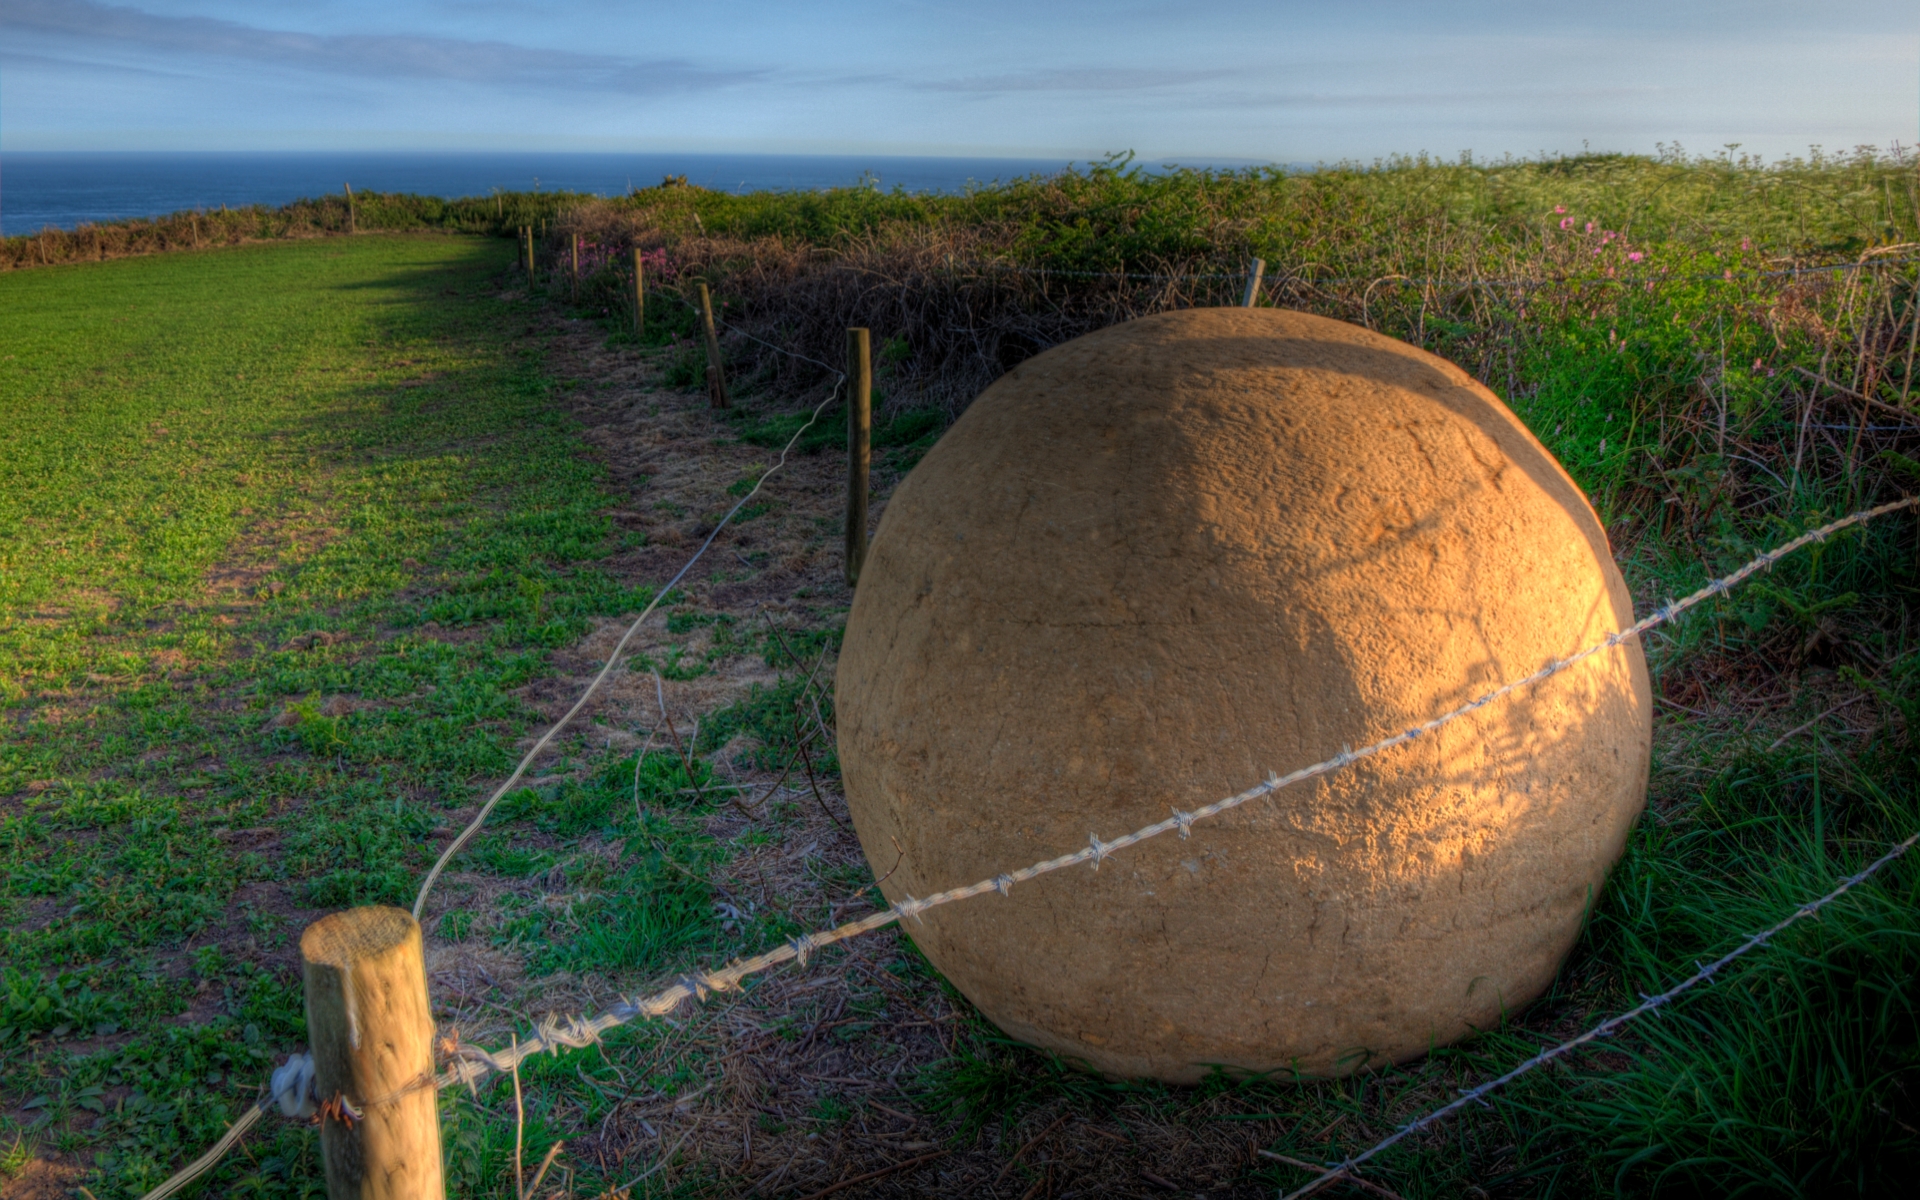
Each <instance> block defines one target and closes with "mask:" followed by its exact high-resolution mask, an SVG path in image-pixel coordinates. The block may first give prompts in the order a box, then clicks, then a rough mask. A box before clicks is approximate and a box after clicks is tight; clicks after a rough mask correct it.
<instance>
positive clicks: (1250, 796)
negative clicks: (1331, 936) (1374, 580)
mask: <svg viewBox="0 0 1920 1200" xmlns="http://www.w3.org/2000/svg"><path fill="white" fill-rule="evenodd" d="M1915 504H1920V496H1908V497H1906V498H1905V499H1901V500H1895V501H1892V502H1890V503H1887V504H1882V505H1880V506H1878V507H1876V508H1870V509H1866V510H1864V511H1861V512H1857V513H1854V514H1852V515H1851V516H1846V517H1842V518H1840V519H1839V520H1837V521H1833V522H1830V523H1828V524H1826V525H1822V526H1820V527H1819V528H1817V529H1812V530H1809V531H1808V532H1806V533H1803V534H1801V535H1800V536H1799V537H1796V538H1794V539H1793V540H1792V541H1789V542H1786V543H1784V544H1782V545H1780V546H1777V547H1775V548H1774V549H1772V550H1769V551H1767V552H1766V553H1764V554H1762V555H1760V556H1759V557H1757V558H1755V559H1753V560H1752V561H1751V562H1749V563H1747V564H1746V565H1745V566H1743V567H1741V568H1740V569H1739V570H1737V571H1734V572H1733V573H1732V574H1730V575H1723V576H1721V577H1720V578H1718V579H1714V580H1712V581H1710V582H1708V583H1707V584H1706V585H1705V586H1703V587H1701V588H1699V589H1698V590H1697V591H1695V592H1693V593H1692V594H1690V595H1688V596H1685V597H1683V598H1681V599H1679V600H1673V601H1669V602H1668V603H1667V604H1665V605H1663V606H1662V607H1660V608H1657V609H1655V610H1654V611H1653V612H1652V613H1649V614H1648V615H1647V616H1645V617H1643V618H1641V619H1640V620H1639V621H1637V622H1635V623H1634V624H1632V625H1630V626H1628V627H1627V628H1625V629H1623V630H1620V631H1619V632H1617V633H1612V634H1608V635H1607V636H1606V637H1605V638H1602V639H1601V640H1600V641H1597V642H1595V643H1593V644H1592V645H1590V646H1587V647H1585V648H1583V649H1581V650H1578V651H1576V652H1575V653H1573V654H1570V655H1568V656H1567V657H1565V658H1560V659H1555V660H1554V661H1552V662H1549V663H1547V664H1546V665H1544V666H1542V667H1541V668H1540V669H1539V670H1537V671H1534V672H1533V673H1531V674H1529V675H1525V676H1522V677H1521V678H1519V679H1516V680H1513V681H1512V682H1510V683H1505V684H1502V685H1501V686H1499V687H1497V688H1495V689H1493V690H1492V691H1489V692H1487V693H1485V694H1483V695H1481V696H1479V697H1477V698H1476V699H1473V700H1470V701H1468V702H1467V703H1465V704H1462V705H1460V706H1459V707H1457V708H1454V709H1451V710H1449V711H1447V712H1445V713H1442V714H1440V715H1439V716H1437V717H1434V718H1433V719H1431V720H1429V721H1426V722H1424V723H1422V724H1419V725H1415V726H1413V727H1412V728H1409V729H1406V730H1402V731H1401V732H1399V733H1396V734H1393V735H1392V736H1390V737H1386V738H1382V739H1381V740H1379V741H1377V742H1374V743H1373V744H1372V745H1368V746H1362V747H1361V748H1359V749H1358V750H1345V749H1343V750H1342V751H1341V752H1340V753H1339V754H1336V755H1334V756H1333V757H1332V758H1328V759H1324V760H1322V761H1320V762H1317V763H1314V764H1312V765H1311V766H1306V767H1301V768H1299V769H1298V770H1295V771H1291V772H1289V773H1288V774H1285V775H1274V776H1270V777H1269V778H1267V779H1266V780H1264V781H1263V782H1261V783H1258V784H1255V785H1254V786H1253V787H1250V788H1248V789H1247V790H1245V791H1243V792H1240V793H1238V794H1237V795H1233V796H1228V797H1227V798H1225V799H1224V800H1216V801H1214V802H1213V803H1212V804H1207V805H1203V806H1201V807H1199V808H1196V809H1194V810H1192V811H1191V812H1182V811H1181V810H1179V809H1175V810H1173V815H1172V816H1170V817H1168V818H1167V819H1166V820H1164V821H1157V822H1155V823H1153V824H1151V825H1146V826H1142V827H1141V828H1139V829H1136V830H1134V831H1133V832H1131V833H1127V834H1123V835H1121V836H1119V837H1116V838H1114V839H1113V840H1112V841H1102V840H1101V839H1100V835H1099V834H1098V833H1097V832H1092V833H1089V834H1088V835H1087V845H1086V847H1085V848H1083V849H1080V850H1076V851H1074V852H1073V853H1071V854H1063V855H1061V856H1059V857H1058V858H1050V859H1047V860H1045V861H1043V862H1037V863H1034V864H1033V865H1031V866H1027V867H1021V868H1020V869H1018V870H1015V871H1008V872H1004V873H1002V874H999V875H994V876H992V877H990V878H987V879H982V880H980V881H978V882H976V883H971V884H968V885H966V886H964V887H957V888H951V889H949V890H947V891H944V892H938V893H936V894H934V895H931V896H928V897H926V898H924V899H915V898H913V897H911V896H909V897H907V898H906V899H904V900H901V901H898V902H896V903H895V904H893V905H891V906H889V907H887V908H884V909H881V910H879V911H877V912H874V913H871V914H869V915H867V916H865V917H862V918H861V919H859V920H857V921H849V922H847V923H845V924H843V925H838V926H835V927H834V928H831V929H823V930H819V931H817V932H814V933H807V934H802V935H800V936H799V937H796V938H794V939H792V940H791V941H789V942H787V943H786V944H784V945H781V946H776V947H774V948H773V949H771V950H768V951H766V952H764V953H762V954H757V955H754V956H753V957H751V958H746V959H739V960H736V961H734V962H732V963H730V964H728V965H727V966H725V967H723V968H721V969H720V970H717V971H707V972H692V973H689V974H685V975H682V976H680V978H679V979H677V980H676V981H674V983H673V984H672V985H671V986H670V987H667V988H665V989H663V990H661V991H659V992H655V993H654V994H652V995H650V996H643V997H634V998H632V999H623V1000H621V1001H620V1002H619V1003H617V1004H614V1005H612V1006H610V1007H609V1008H608V1009H607V1010H606V1011H604V1012H602V1013H600V1014H599V1015H598V1016H595V1017H591V1018H588V1017H570V1018H567V1019H566V1020H564V1021H563V1020H561V1019H560V1018H558V1017H555V1016H553V1015H551V1014H549V1015H548V1017H547V1018H546V1019H545V1020H544V1021H543V1022H541V1023H540V1024H539V1025H538V1026H537V1027H536V1029H535V1031H534V1034H533V1036H532V1037H530V1038H528V1039H527V1040H526V1041H520V1042H516V1043H515V1044H514V1045H513V1046H511V1047H509V1048H508V1049H505V1050H498V1051H486V1050H482V1049H480V1048H479V1047H476V1046H461V1047H459V1048H458V1050H457V1057H456V1060H455V1061H454V1063H453V1064H452V1065H451V1066H450V1067H449V1068H448V1069H447V1070H445V1071H443V1072H442V1073H441V1074H439V1075H438V1076H436V1077H434V1078H433V1079H431V1080H428V1079H424V1078H423V1079H421V1080H419V1081H417V1082H416V1083H414V1084H413V1085H410V1086H409V1087H408V1088H403V1089H401V1090H400V1091H399V1092H396V1093H395V1095H394V1097H391V1098H397V1097H398V1096H399V1095H402V1094H404V1093H405V1092H407V1091H410V1090H414V1089H416V1088H419V1087H426V1086H434V1087H451V1086H457V1085H460V1084H465V1085H467V1086H469V1087H471V1086H473V1085H474V1084H475V1083H476V1082H477V1081H478V1080H480V1079H482V1078H485V1077H486V1076H487V1075H490V1074H492V1073H494V1072H496V1071H511V1070H513V1069H514V1068H515V1067H517V1066H518V1065H519V1064H520V1063H522V1062H524V1061H525V1060H526V1059H528V1058H531V1057H532V1056H534V1055H536V1054H541V1053H547V1052H551V1053H555V1054H557V1053H559V1051H560V1050H562V1049H581V1048H584V1047H586V1046H590V1045H592V1044H594V1043H595V1042H597V1041H599V1040H600V1038H601V1036H602V1035H604V1034H605V1033H606V1032H607V1031H608V1030H611V1029H615V1028H617V1027H619V1026H621V1025H625V1024H627V1023H629V1022H631V1021H635V1020H639V1019H642V1018H647V1017H658V1016H665V1015H666V1014H667V1013H670V1012H672V1011H673V1010H674V1009H676V1008H678V1007H680V1005H682V1004H683V1003H685V1002H687V1001H688V1000H693V1001H696V1002H698V1001H704V1000H706V998H707V997H708V996H709V995H712V994H714V993H718V992H727V991H733V990H737V989H738V988H739V987H740V986H741V985H742V984H743V983H744V982H745V981H746V979H747V978H748V977H750V976H753V975H757V974H759V973H760V972H762V971H765V970H768V969H769V968H771V967H776V966H779V965H780V964H782V963H786V962H796V961H797V962H798V963H799V964H800V965H801V966H803V967H804V966H805V965H806V963H807V960H808V958H809V957H810V956H811V955H812V954H813V953H814V952H815V951H817V950H821V949H824V948H825V947H828V946H831V945H834V944H835V943H837V942H844V941H847V940H848V939H850V938H855V937H859V936H860V935H861V934H865V933H871V932H873V931H874V930H876V929H884V928H885V927H887V926H888V925H892V924H894V923H895V922H899V921H904V920H906V919H908V918H912V919H914V920H916V921H918V920H921V919H922V916H921V914H923V913H925V912H926V911H927V910H929V909H933V908H938V907H940V906H942V905H946V904H955V903H958V902H960V901H962V900H970V899H972V898H973V897H975V896H984V895H986V894H987V893H989V892H998V893H999V894H1000V895H1002V896H1007V895H1010V894H1011V892H1012V889H1013V886H1014V885H1015V884H1019V883H1025V882H1027V881H1029V880H1032V879H1037V878H1039V877H1040V876H1042V875H1046V874H1050V873H1052V872H1054V871H1061V870H1065V869H1066V868H1068V867H1072V866H1078V865H1079V864H1081V863H1087V864H1089V865H1090V866H1092V867H1093V868H1094V869H1095V870H1098V869H1099V868H1100V864H1101V862H1103V861H1104V860H1105V859H1106V858H1107V857H1108V856H1109V855H1112V854H1115V853H1117V852H1119V851H1121V850H1125V849H1128V848H1129V847H1132V846H1136V845H1138V844H1140V843H1141V842H1144V841H1148V840H1149V839H1152V838H1156V837H1159V836H1160V835H1161V834H1164V833H1169V832H1172V831H1174V830H1178V831H1179V833H1180V836H1181V837H1183V838H1185V837H1187V836H1189V834H1190V833H1191V832H1192V829H1193V826H1194V824H1195V823H1196V822H1199V821H1203V820H1206V819H1207V818H1209V817H1213V816H1217V815H1219V814H1220V813H1223V812H1227V811H1229V810H1231V809H1235V808H1238V807H1240V806H1241V805H1243V804H1246V803H1247V802H1249V801H1252V800H1257V799H1259V798H1260V797H1262V796H1268V795H1272V794H1273V793H1274V792H1277V791H1279V790H1280V789H1282V788H1285V787H1289V786H1291V785H1293V784H1296V783H1301V782H1304V781H1306V780H1309V779H1313V778H1316V777H1318V776H1321V775H1327V774H1331V773H1332V772H1334V771H1338V770H1342V769H1344V768H1345V767H1347V766H1348V765H1349V764H1352V763H1354V762H1358V761H1359V760H1360V759H1363V758H1370V757H1372V756H1374V755H1376V754H1380V753H1383V752H1385V751H1387V750H1391V749H1393V748H1394V747H1396V746H1400V745H1402V744H1404V743H1406V742H1410V741H1413V740H1414V739H1415V738H1419V737H1423V736H1425V735H1426V734H1429V733H1432V732H1433V731H1435V730H1437V729H1439V728H1440V727H1441V726H1443V725H1447V724H1450V723H1451V722H1453V721H1456V720H1459V719H1460V718H1461V717H1464V716H1467V715H1468V714H1470V713H1473V712H1476V711H1478V710H1479V709H1482V708H1485V707H1486V706H1487V705H1489V704H1491V703H1493V702H1494V701H1496V700H1499V699H1501V698H1502V697H1504V696H1507V695H1510V694H1512V693H1513V692H1516V691H1519V690H1520V689H1522V688H1527V687H1531V686H1533V685H1534V684H1537V683H1541V682H1543V681H1545V680H1546V679H1549V678H1551V677H1552V676H1554V675H1557V674H1559V673H1560V672H1562V671H1565V670H1567V669H1569V668H1571V667H1573V666H1575V665H1576V664H1578V663H1581V662H1584V661H1585V660H1587V659H1589V658H1592V657H1593V656H1594V655H1596V654H1601V653H1604V652H1605V651H1607V650H1610V649H1613V648H1615V647H1617V646H1620V645H1621V644H1623V643H1625V642H1628V641H1631V640H1633V639H1635V638H1637V637H1639V636H1641V635H1642V634H1644V633H1646V632H1648V631H1649V630H1652V629H1654V628H1655V627H1657V626H1660V625H1663V624H1666V623H1668V622H1670V621H1672V620H1674V619H1675V618H1677V617H1679V616H1681V615H1682V614H1684V613H1686V612H1687V611H1688V610H1689V609H1692V608H1694V607H1696V606H1698V605H1700V604H1703V603H1705V602H1706V601H1707V600H1710V599H1712V598H1713V597H1715V596H1719V595H1722V594H1724V593H1726V592H1727V591H1728V590H1730V589H1732V588H1734V587H1737V586H1739V585H1740V584H1741V583H1742V582H1744V581H1745V580H1747V579H1749V578H1751V577H1752V576H1753V575H1755V574H1757V573H1758V572H1760V571H1763V570H1766V569H1767V568H1769V567H1771V566H1773V564H1775V563H1777V562H1779V561H1780V560H1781V559H1782V558H1784V557H1786V556H1787V555H1789V554H1792V553H1793V552H1794V551H1796V550H1799V549H1801V548H1803V547H1805V546H1809V545H1812V544H1813V543H1815V542H1824V541H1826V540H1827V539H1828V538H1830V537H1832V536H1833V535H1834V534H1836V533H1839V532H1841V531H1842V530H1845V529H1848V528H1851V527H1852V526H1855V525H1860V524H1864V523H1865V522H1867V521H1871V520H1873V519H1874V518H1875V517H1880V516H1884V515H1886V514H1887V513H1891V512H1898V511H1900V510H1902V509H1907V508H1912V507H1913V506H1914V505H1915ZM1843 890H1844V889H1843ZM1822 903H1825V902H1824V901H1823V902H1822ZM1767 936H1768V937H1771V936H1772V935H1771V934H1770V933H1769V934H1768V935H1767ZM1755 944H1756V945H1758V944H1764V941H1763V942H1760V943H1755ZM1740 953H1745V951H1741V952H1740ZM1734 957H1738V954H1736V955H1735V956H1734ZM386 1099H389V1097H382V1098H381V1101H384V1100H386ZM381 1101H375V1103H379V1102H381Z"/></svg>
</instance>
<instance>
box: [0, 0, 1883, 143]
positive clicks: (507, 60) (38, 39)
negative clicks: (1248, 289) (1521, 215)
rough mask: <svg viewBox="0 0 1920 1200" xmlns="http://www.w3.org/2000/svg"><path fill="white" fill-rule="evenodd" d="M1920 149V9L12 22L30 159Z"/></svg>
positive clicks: (432, 14)
mask: <svg viewBox="0 0 1920 1200" xmlns="http://www.w3.org/2000/svg"><path fill="white" fill-rule="evenodd" d="M1895 139H1898V140H1900V141H1901V142H1904V143H1912V142H1914V141H1916V140H1920V3H1915V2H1914V0H1901V2H1888V0H1797V2H1784V0H1746V2H1743V3H1725V2H1718V0H1701V2H1689V0H1664V2H1650V0H1614V2H1611V3H1590V4H1580V5H1572V4H1560V3H1547V2H1544V0H1534V2H1531V3H1516V2H1511V0H1463V2H1459V3H1439V2H1432V0H1429V2H1412V0H1344V2H1343V0H1316V2H1312V3H1302V2H1297V0H1268V2H1266V3H1242V2H1240V0H1215V2H1211V3H1204V2H1189V3H1161V2H1145V0H1141V2H1110V3H1082V2H1079V0H1052V2H1050V0H968V2H965V3H944V2H938V3H936V2H933V0H822V2H819V3H762V2H761V0H728V2H727V3H705V2H702V0H670V2H656V0H630V2H627V3H611V2H600V0H579V2H576V3H535V2H531V0H381V2H373V0H300V2H298V3H294V2H291V0H253V2H251V3H239V2H237V0H139V2H138V3H134V4H116V3H97V2H95V0H0V148H4V149H8V150H59V149H209V150H211V149H334V150H348V149H448V150H455V149H497V150H541V149H545V150H622V151H632V150H681V151H688V150H706V151H716V152H754V151H781V152H798V153H807V152H820V153H901V154H983V155H986V154H1003V155H1033V156H1039V157H1086V156H1090V155H1096V154H1100V153H1103V152H1106V151H1110V150H1119V149H1129V148H1130V149H1134V150H1137V151H1139V152H1140V153H1142V154H1143V155H1147V156H1150V157H1173V158H1185V159H1187V160H1190V161H1199V160H1203V159H1216V160H1219V159H1233V158H1242V159H1258V160H1270V161H1281V162H1303V161H1314V160H1323V159H1338V158H1346V157H1353V158H1362V159H1368V158H1372V157H1375V156H1379V155H1385V154H1390V153H1395V152H1413V151H1421V150H1426V151H1430V152H1433V153H1436V154H1441V155H1445V156H1452V155H1455V154H1457V153H1459V152H1460V151H1462V150H1471V151H1473V152H1474V153H1476V154H1478V155H1480V156H1483V157H1493V156H1498V155H1500V154H1502V153H1508V152H1511V153H1514V154H1521V155H1524V154H1534V153H1538V152H1541V151H1548V152H1577V151H1578V150H1580V149H1581V147H1582V145H1583V144H1590V145H1591V146H1592V147H1593V148H1595V149H1603V148H1604V149H1618V150H1635V151H1649V150H1652V149H1653V148H1654V145H1655V144H1656V143H1659V142H1667V143H1672V142H1679V143H1681V144H1683V145H1684V146H1686V147H1687V148H1688V149H1689V150H1694V151H1717V150H1718V149H1719V148H1720V146H1721V145H1722V144H1724V143H1727V142H1739V143H1741V144H1742V145H1743V146H1745V147H1746V148H1747V149H1748V150H1751V151H1756V152H1759V153H1762V154H1765V155H1767V156H1769V157H1776V156H1780V155H1784V154H1794V153H1804V152H1805V151H1806V148H1807V146H1808V145H1809V144H1813V143H1818V144H1821V145H1824V146H1826V147H1828V148H1830V149H1835V148H1843V147H1848V146H1852V145H1855V144H1860V143H1872V144H1877V145H1880V146H1885V145H1887V144H1888V143H1889V142H1891V141H1893V140H1895Z"/></svg>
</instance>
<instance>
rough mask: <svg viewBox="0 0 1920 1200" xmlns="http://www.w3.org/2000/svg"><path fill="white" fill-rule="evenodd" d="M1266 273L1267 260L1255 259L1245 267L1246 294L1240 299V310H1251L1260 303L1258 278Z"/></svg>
mask: <svg viewBox="0 0 1920 1200" xmlns="http://www.w3.org/2000/svg"><path fill="white" fill-rule="evenodd" d="M1266 273H1267V260H1266V259H1264V258H1256V259H1254V260H1253V262H1252V263H1251V264H1249V265H1248V267H1247V294H1246V295H1244V296H1242V297H1240V307H1241V308H1252V307H1254V305H1256V304H1258V303H1259V302H1260V278H1261V276H1263V275H1265V274H1266Z"/></svg>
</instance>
